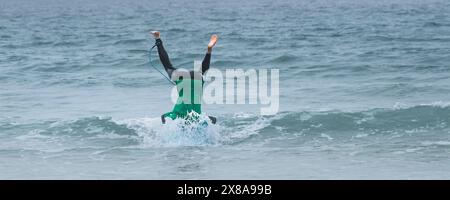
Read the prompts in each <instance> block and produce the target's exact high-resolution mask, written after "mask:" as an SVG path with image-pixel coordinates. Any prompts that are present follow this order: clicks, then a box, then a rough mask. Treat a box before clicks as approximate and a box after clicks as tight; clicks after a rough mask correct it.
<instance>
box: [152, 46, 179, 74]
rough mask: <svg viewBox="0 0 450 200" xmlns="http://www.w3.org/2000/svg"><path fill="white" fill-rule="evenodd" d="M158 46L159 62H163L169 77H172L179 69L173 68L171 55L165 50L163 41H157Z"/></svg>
mask: <svg viewBox="0 0 450 200" xmlns="http://www.w3.org/2000/svg"><path fill="white" fill-rule="evenodd" d="M156 46H157V47H158V54H159V60H161V63H162V65H163V66H164V69H165V70H166V72H167V74H168V75H169V77H172V72H173V71H174V70H176V69H177V68H175V67H173V66H172V63H170V59H169V55H168V54H167V52H166V50H165V49H164V46H163V44H162V41H161V39H159V38H158V39H156Z"/></svg>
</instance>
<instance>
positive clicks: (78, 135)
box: [0, 103, 450, 148]
mask: <svg viewBox="0 0 450 200" xmlns="http://www.w3.org/2000/svg"><path fill="white" fill-rule="evenodd" d="M219 118H220V120H219V124H215V125H213V124H210V123H208V122H209V120H208V119H207V117H206V116H202V118H201V120H200V122H201V123H196V124H192V125H189V126H186V123H185V121H183V120H175V121H169V122H168V123H167V124H164V125H163V124H161V121H160V118H159V117H155V118H132V119H112V118H110V117H106V118H103V117H89V118H81V119H77V120H72V121H48V122H42V123H34V124H17V123H2V124H0V132H6V133H14V134H17V133H22V134H21V135H19V136H17V137H16V139H20V140H21V141H24V140H43V141H53V142H55V141H58V142H61V143H63V144H67V146H68V147H67V148H75V147H74V146H73V145H76V144H79V145H80V146H81V147H92V146H107V147H135V148H155V147H179V146H205V145H207V146H211V145H212V146H216V145H237V144H254V142H263V141H265V140H267V139H276V140H280V141H283V140H284V139H288V140H289V139H292V138H297V139H296V140H299V141H300V140H301V142H305V141H308V140H311V141H313V140H316V139H324V140H326V141H335V140H336V139H338V140H339V139H341V138H347V139H351V138H368V137H370V136H372V135H378V136H380V137H385V138H386V139H389V138H391V137H394V136H396V135H397V134H405V135H412V136H414V135H423V134H427V137H426V139H427V140H429V141H447V140H448V139H449V138H446V136H445V135H434V136H433V137H430V135H433V134H434V133H437V134H440V133H448V131H449V130H450V105H448V104H446V103H435V104H429V105H416V106H412V107H405V106H401V105H398V106H395V107H394V108H390V109H387V108H377V109H370V110H366V111H359V112H342V111H322V112H312V111H311V112H307V111H303V112H284V113H280V114H278V115H276V116H258V115H254V114H248V113H241V114H235V115H231V116H230V115H224V116H220V117H219ZM303 136H307V137H303ZM420 137H421V136H420ZM424 139H425V138H424ZM422 145H423V146H432V145H440V146H443V145H448V144H447V143H446V142H443V143H442V142H438V143H433V142H428V143H427V142H425V143H423V144H422ZM37 146H42V145H37Z"/></svg>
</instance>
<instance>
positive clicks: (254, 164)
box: [0, 0, 450, 179]
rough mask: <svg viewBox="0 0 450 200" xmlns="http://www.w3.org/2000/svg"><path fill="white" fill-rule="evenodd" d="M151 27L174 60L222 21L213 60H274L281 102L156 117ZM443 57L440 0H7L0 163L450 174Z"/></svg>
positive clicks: (209, 175)
mask: <svg viewBox="0 0 450 200" xmlns="http://www.w3.org/2000/svg"><path fill="white" fill-rule="evenodd" d="M155 29H156V30H160V31H161V34H162V39H163V41H164V44H165V46H166V49H167V50H168V53H169V55H170V57H171V60H172V63H173V64H174V65H175V66H176V67H186V68H188V67H191V66H192V64H193V61H194V60H201V59H202V58H203V55H204V52H205V47H206V44H207V43H208V39H209V36H210V35H211V34H213V33H216V34H218V35H219V42H218V44H217V46H216V47H215V49H214V52H213V55H212V63H211V65H212V67H214V68H217V69H220V70H225V69H227V68H244V69H252V68H256V69H261V68H278V69H280V79H281V81H280V112H279V114H278V115H276V116H265V117H263V116H259V114H258V112H259V108H260V107H259V106H258V105H251V106H250V105H205V106H204V107H203V110H204V111H205V112H206V113H208V114H211V115H213V116H217V118H218V124H217V125H210V126H207V127H206V128H205V127H192V129H190V130H187V131H186V130H185V129H182V128H180V127H179V126H177V125H176V124H171V125H166V126H163V125H161V124H160V121H159V120H160V119H159V116H160V115H161V114H162V113H165V112H167V111H170V110H171V108H172V102H171V101H170V91H171V85H170V83H168V82H167V81H166V80H164V78H162V77H161V75H160V74H158V72H156V71H155V70H153V69H152V68H150V66H149V65H148V55H147V53H148V49H149V48H150V47H151V45H153V43H154V41H153V40H152V39H151V38H150V37H149V35H148V31H149V30H155ZM154 56H156V55H154ZM154 58H156V57H154ZM449 63H450V2H449V1H446V0H428V1H412V0H411V1H407V0H394V1H392V0H391V1H376V2H375V1H368V0H363V1H356V0H338V1H331V0H329V1H328V0H319V1H306V0H301V1H295V0H282V1H268V0H260V1H257V0H249V1H236V0H231V1H225V2H215V1H206V0H193V1H187V0H186V1H175V0H169V1H156V0H149V1H145V0H133V1H132V0H125V1H119V0H100V1H95V2H93V1H87V0H75V1H62V0H37V1H31V0H18V1H6V0H1V1H0V83H1V84H0V178H1V179H448V178H450V171H449V170H448V166H449V165H450V157H449V155H450V154H449V153H450V66H449Z"/></svg>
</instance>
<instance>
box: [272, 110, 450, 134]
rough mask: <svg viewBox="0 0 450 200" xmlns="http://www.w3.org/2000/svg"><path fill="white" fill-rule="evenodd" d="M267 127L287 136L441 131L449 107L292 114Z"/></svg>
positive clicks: (445, 126)
mask: <svg viewBox="0 0 450 200" xmlns="http://www.w3.org/2000/svg"><path fill="white" fill-rule="evenodd" d="M270 125H271V126H275V127H280V128H281V129H283V130H284V131H285V132H288V133H324V132H370V133H390V132H399V131H410V130H430V131H431V130H443V129H449V128H450V107H449V106H447V105H444V106H442V105H418V106H413V107H409V108H393V109H381V108H380V109H371V110H367V111H361V112H339V111H328V112H315V113H314V112H291V113H284V116H283V117H282V118H280V119H277V120H273V121H272V122H271V124H270Z"/></svg>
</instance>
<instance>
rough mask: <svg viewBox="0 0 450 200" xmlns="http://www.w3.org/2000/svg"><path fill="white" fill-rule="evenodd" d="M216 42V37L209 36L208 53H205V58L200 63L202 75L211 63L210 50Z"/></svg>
mask: <svg viewBox="0 0 450 200" xmlns="http://www.w3.org/2000/svg"><path fill="white" fill-rule="evenodd" d="M216 42H217V35H215V34H214V35H212V36H211V40H210V41H209V44H208V51H207V52H206V55H205V58H204V59H203V62H202V74H204V73H205V72H206V71H208V69H209V64H210V62H211V52H212V48H213V47H214V45H216Z"/></svg>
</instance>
